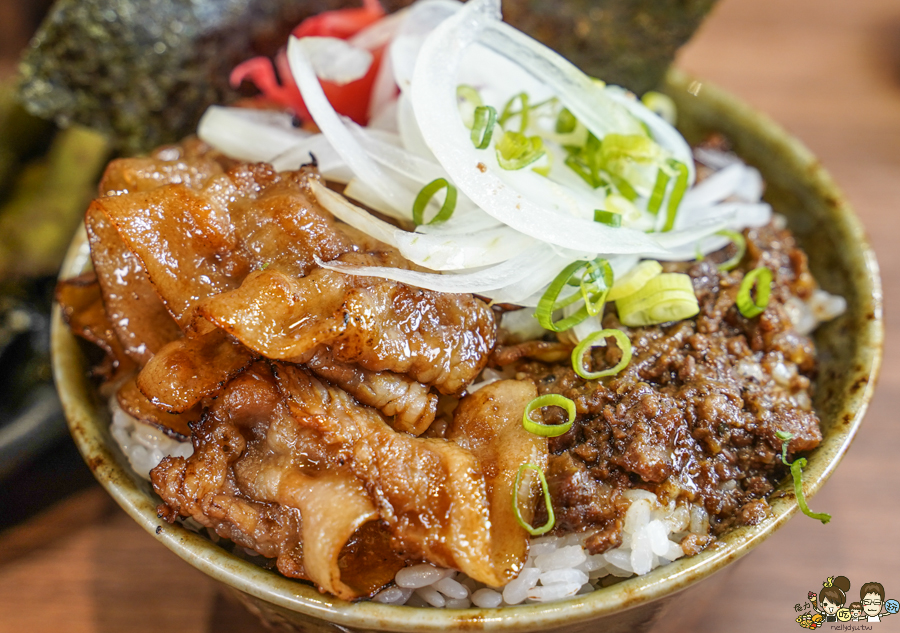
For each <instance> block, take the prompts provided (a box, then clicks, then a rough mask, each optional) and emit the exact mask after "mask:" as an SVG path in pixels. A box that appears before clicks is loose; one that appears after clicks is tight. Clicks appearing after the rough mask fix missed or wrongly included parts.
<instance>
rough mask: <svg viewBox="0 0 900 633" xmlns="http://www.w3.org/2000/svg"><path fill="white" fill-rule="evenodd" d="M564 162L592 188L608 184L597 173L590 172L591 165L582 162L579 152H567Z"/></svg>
mask: <svg viewBox="0 0 900 633" xmlns="http://www.w3.org/2000/svg"><path fill="white" fill-rule="evenodd" d="M564 162H565V164H566V166H567V167H568V168H569V169H571V170H572V171H574V172H575V173H576V174H578V175H579V176H580V177H581V179H582V180H584V181H585V182H586V183H587V184H589V185H590V186H591V187H593V188H594V189H597V188H598V187H605V186H606V185H607V184H608V183H607V182H606V181H605V180H603V179H602V178H600V176H599V175H597V174H595V173H593V172H592V170H591V167H590V166H589V165H588V164H587V163H585V162H584V159H583V158H582V156H581V154H580V153H572V154H569V155H568V156H566V160H565V161H564Z"/></svg>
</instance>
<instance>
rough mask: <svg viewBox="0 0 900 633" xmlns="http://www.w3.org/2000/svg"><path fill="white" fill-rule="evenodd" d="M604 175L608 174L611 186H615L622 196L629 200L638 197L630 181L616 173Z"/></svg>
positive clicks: (632, 200)
mask: <svg viewBox="0 0 900 633" xmlns="http://www.w3.org/2000/svg"><path fill="white" fill-rule="evenodd" d="M606 175H607V176H609V180H610V182H611V183H612V185H613V187H615V188H616V190H617V191H618V192H619V194H621V196H622V197H623V198H625V199H626V200H628V201H629V202H634V201H635V200H637V199H638V194H637V191H635V190H634V187H632V186H631V183H630V182H628V181H627V180H625V179H624V178H622V177H621V176H618V175H616V174H611V173H607V174H606Z"/></svg>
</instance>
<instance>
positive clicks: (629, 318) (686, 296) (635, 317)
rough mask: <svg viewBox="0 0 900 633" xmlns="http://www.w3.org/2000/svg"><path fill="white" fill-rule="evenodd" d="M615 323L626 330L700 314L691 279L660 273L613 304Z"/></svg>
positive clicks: (680, 275) (679, 274)
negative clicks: (626, 328) (625, 327)
mask: <svg viewBox="0 0 900 633" xmlns="http://www.w3.org/2000/svg"><path fill="white" fill-rule="evenodd" d="M616 309H617V310H618V312H619V320H620V321H621V322H622V323H624V324H625V325H627V326H629V327H640V326H644V325H655V324H657V323H667V322H669V321H680V320H682V319H688V318H690V317H692V316H695V315H696V314H697V313H698V312H700V305H699V304H698V303H697V297H696V296H695V295H694V286H693V284H692V283H691V278H690V277H689V276H688V275H685V274H684V273H661V274H659V275H657V276H656V277H653V278H652V279H651V280H650V281H648V282H647V283H646V284H644V287H643V288H641V289H640V290H638V291H637V292H635V293H633V294H630V295H628V296H625V297H622V298H620V299H619V300H618V301H616Z"/></svg>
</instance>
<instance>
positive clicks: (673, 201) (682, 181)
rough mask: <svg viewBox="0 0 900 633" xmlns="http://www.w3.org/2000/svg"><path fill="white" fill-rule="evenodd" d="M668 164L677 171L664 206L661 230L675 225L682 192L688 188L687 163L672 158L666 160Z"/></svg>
mask: <svg viewBox="0 0 900 633" xmlns="http://www.w3.org/2000/svg"><path fill="white" fill-rule="evenodd" d="M668 165H669V167H671V168H672V169H674V170H675V171H676V172H678V175H677V176H676V177H675V184H674V185H673V186H672V193H671V194H669V206H668V207H666V223H665V224H664V225H663V228H662V230H663V232H665V231H671V230H672V228H673V227H674V226H675V216H676V215H678V207H679V205H680V204H681V199H682V198H684V192H685V191H687V188H688V168H687V165H685V164H684V163H681V162H678V161H677V160H674V159H672V160H670V161H668Z"/></svg>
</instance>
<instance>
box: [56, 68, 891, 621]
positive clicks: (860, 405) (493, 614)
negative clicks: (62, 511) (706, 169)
mask: <svg viewBox="0 0 900 633" xmlns="http://www.w3.org/2000/svg"><path fill="white" fill-rule="evenodd" d="M697 85H698V82H697V81H696V80H694V79H693V78H692V77H691V76H689V75H687V74H685V73H682V72H680V71H674V70H673V71H670V73H669V76H668V77H667V90H669V91H688V90H690V91H691V94H694V95H695V96H697V97H698V98H700V99H702V100H704V101H706V102H707V103H708V104H709V105H710V106H712V107H714V108H717V109H719V110H724V111H727V112H728V115H729V116H730V117H733V118H735V119H738V120H741V121H746V122H747V123H751V124H752V125H753V127H754V129H755V131H754V135H755V136H758V137H760V140H762V141H763V142H764V143H765V144H766V145H767V146H770V147H772V148H774V149H776V150H778V151H779V152H783V153H784V154H785V155H786V156H788V157H789V158H790V159H791V160H792V162H793V163H794V164H795V165H796V166H797V168H798V170H802V172H800V173H803V174H804V175H805V177H804V182H803V184H804V186H805V187H807V188H809V189H810V190H811V191H812V192H813V193H814V195H816V196H817V197H822V198H824V199H827V200H829V201H830V204H832V206H833V213H832V215H833V219H834V220H835V221H836V222H838V223H839V227H838V231H839V232H840V233H841V234H842V235H843V236H845V237H846V238H849V239H852V240H853V244H854V247H855V249H854V253H855V260H854V262H855V267H854V268H855V269H858V271H857V272H862V271H864V272H865V275H864V277H865V281H866V283H867V287H866V288H863V292H862V293H861V296H862V297H871V302H870V304H869V305H867V306H865V308H866V310H867V311H868V314H869V315H870V317H869V318H868V320H867V322H866V324H865V325H864V326H863V328H862V329H861V330H860V331H859V334H858V336H859V339H858V341H859V343H858V349H857V352H856V356H855V360H856V361H857V364H856V366H855V367H854V368H853V371H855V372H856V374H858V380H856V381H854V382H853V383H852V385H853V388H849V389H847V395H846V402H847V406H846V407H845V408H844V411H845V415H844V420H843V422H844V423H843V425H842V428H841V430H840V432H837V433H834V434H833V435H832V436H830V437H829V438H828V439H826V440H825V441H823V443H822V445H820V446H819V447H818V448H817V449H815V451H814V452H813V454H812V455H811V457H810V461H809V465H808V467H807V469H806V470H805V471H804V488H805V490H806V495H807V498H809V497H812V496H814V495H815V493H816V492H817V491H818V490H819V489H820V488H821V487H822V485H823V484H824V483H825V482H826V481H827V480H828V478H829V477H830V476H831V474H832V473H833V472H834V469H835V468H836V467H837V465H838V463H839V462H840V460H841V458H842V456H843V455H844V453H845V452H846V450H847V448H848V447H849V445H850V443H851V442H852V440H853V437H854V436H855V434H856V431H857V429H858V428H859V425H860V423H861V421H862V418H863V416H864V414H865V411H866V408H867V406H868V403H869V401H870V400H871V397H872V394H873V392H874V388H875V382H876V379H877V376H878V372H879V369H880V366H881V359H882V346H883V339H884V331H883V322H882V293H881V281H880V277H879V272H878V264H877V261H876V259H875V255H874V253H873V251H872V249H871V247H870V246H869V244H868V241H867V239H866V236H865V232H864V230H863V228H862V225H861V224H860V222H859V220H858V218H857V217H856V216H855V214H854V213H853V211H852V210H851V208H850V206H849V205H848V204H847V202H846V201H845V199H844V197H843V195H842V194H841V192H840V191H839V190H838V188H837V187H836V185H835V184H834V182H833V180H832V179H831V177H830V175H829V174H828V173H827V172H826V171H825V169H824V168H823V167H822V166H821V165H820V164H819V162H818V160H817V159H816V158H815V156H814V155H813V154H812V153H811V152H810V151H809V150H808V149H807V148H806V147H805V146H804V145H803V144H802V143H801V142H800V141H798V140H797V139H795V138H793V137H791V136H790V135H789V134H788V133H787V132H786V131H785V130H784V129H782V128H781V127H780V126H779V125H778V124H776V123H774V122H773V121H772V120H771V119H769V118H768V117H767V116H765V115H763V114H760V113H759V112H757V111H755V110H754V109H752V108H751V107H750V106H749V105H747V104H746V103H744V102H743V101H741V100H739V99H738V98H737V97H734V96H733V95H731V94H729V93H728V92H726V91H724V90H722V89H720V88H718V87H716V86H715V85H711V84H709V83H706V82H704V83H703V84H702V90H701V91H699V93H695V92H694V91H693V90H692V87H693V86H697ZM89 261H90V257H89V248H88V245H87V238H86V235H85V232H84V229H83V227H82V229H81V230H80V231H79V232H78V233H77V234H76V236H75V238H74V239H73V242H72V244H71V246H70V248H69V251H68V253H67V255H66V258H65V261H64V263H63V266H62V269H61V273H60V278H61V279H63V278H68V277H69V276H72V275H74V274H77V273H79V272H81V271H82V270H83V269H84V267H85V266H86V265H87V264H88V262H89ZM78 345H79V344H78V342H77V341H76V339H75V337H74V335H72V334H71V332H70V331H69V329H68V327H67V326H66V325H65V323H64V322H63V319H62V317H61V311H60V307H59V305H54V308H53V323H52V332H51V348H52V352H53V372H54V378H55V381H56V385H57V388H58V390H59V395H60V400H61V402H62V405H63V409H64V411H65V414H66V418H67V421H68V424H69V429H70V432H71V434H72V437H73V439H74V441H75V443H76V445H77V447H78V450H79V451H80V452H81V454H82V456H83V457H84V459H85V462H86V463H87V464H88V466H89V467H90V468H91V470H92V471H93V473H94V475H95V477H96V478H97V479H98V481H99V482H100V483H101V485H103V487H104V488H106V490H107V491H108V493H109V494H110V495H111V496H112V497H113V498H114V499H115V500H116V502H117V503H118V504H119V505H120V506H121V507H122V509H124V510H125V512H126V513H128V514H129V515H130V516H131V517H132V518H133V519H134V520H135V521H136V522H137V523H138V524H139V525H140V526H141V527H142V528H143V529H144V530H146V531H147V532H148V533H150V534H152V535H154V536H155V537H156V538H157V539H158V540H159V541H160V542H162V544H163V545H165V546H166V547H167V548H168V549H170V550H171V551H172V552H174V553H175V554H176V555H178V556H179V557H180V558H182V559H183V560H185V561H187V562H188V563H189V564H191V565H192V566H194V567H197V568H198V569H200V570H201V571H203V572H204V573H206V574H207V575H209V576H211V577H213V578H215V579H216V580H218V581H220V582H223V583H224V584H226V585H229V586H230V587H232V588H234V589H237V590H239V591H241V592H243V593H246V594H249V595H250V596H252V597H254V598H257V599H259V600H261V601H264V602H269V603H271V604H273V605H275V606H276V607H280V608H282V609H285V610H287V611H293V612H297V613H299V614H301V617H302V616H305V617H307V618H310V617H311V618H320V619H322V620H325V621H328V622H330V623H333V624H338V625H341V626H351V627H361V628H365V629H370V630H371V629H380V630H388V631H443V630H447V629H451V628H479V629H484V630H491V631H506V630H515V631H530V630H543V629H548V628H553V627H561V626H564V625H570V624H574V623H578V622H582V621H585V620H589V619H595V618H599V617H601V616H604V615H609V614H612V613H619V612H622V611H625V610H628V609H633V608H635V607H638V606H640V605H643V604H647V603H649V602H652V601H655V600H657V599H659V598H662V597H664V596H668V595H671V594H673V593H675V592H677V591H681V590H683V589H685V588H686V587H688V586H690V585H692V584H694V583H697V582H699V581H700V580H702V579H704V578H707V577H708V576H710V575H711V574H713V573H715V572H716V571H718V570H720V569H722V568H723V567H725V566H726V565H727V564H728V563H730V562H732V561H734V560H737V559H738V558H740V557H742V556H744V555H745V554H747V553H748V552H749V551H751V550H752V549H753V548H755V547H756V546H757V545H758V544H759V543H761V542H762V541H764V540H765V539H766V538H768V537H769V536H771V535H772V534H773V533H774V532H775V531H776V530H777V529H779V528H780V527H781V526H782V525H784V523H785V522H786V521H787V520H788V519H789V518H790V517H791V516H792V515H793V514H794V513H795V512H796V511H797V503H796V500H795V498H794V495H793V493H792V492H791V491H789V490H788V487H787V486H786V484H785V482H782V484H781V486H779V488H778V492H776V493H773V494H772V495H770V496H769V503H770V506H771V516H770V517H769V518H768V519H766V520H765V521H763V522H762V523H761V524H759V525H756V526H743V527H740V528H737V529H734V530H732V531H730V532H728V533H727V534H725V535H724V536H722V537H720V538H719V539H718V540H717V542H716V543H715V544H714V546H711V547H709V548H707V549H706V550H704V551H703V552H701V553H699V554H697V555H695V556H691V557H684V558H682V559H679V560H677V561H674V562H672V563H669V564H668V565H665V566H661V567H658V568H656V569H655V570H653V571H651V572H650V573H648V574H646V575H644V576H639V577H633V578H629V579H626V580H624V581H622V582H619V583H617V584H615V585H613V586H611V587H607V588H605V589H602V590H597V591H594V592H592V593H588V594H583V595H581V596H577V597H575V598H572V599H569V600H565V601H561V602H555V603H546V604H528V605H517V606H511V607H501V608H497V609H482V608H477V607H472V608H469V609H459V610H451V609H422V608H417V607H407V606H396V605H384V604H380V603H377V602H371V601H368V602H356V603H349V602H345V601H343V600H339V599H337V598H333V597H330V596H327V595H324V594H320V593H319V592H318V591H317V590H316V589H315V588H314V587H312V586H310V585H307V584H305V583H301V582H297V581H295V580H290V579H288V578H285V577H283V576H280V575H278V574H277V573H274V572H271V571H268V570H265V569H262V568H260V567H258V566H256V565H254V564H252V563H250V562H248V561H246V560H243V559H241V558H238V557H236V556H234V555H232V554H230V553H228V552H227V551H225V550H223V549H221V548H220V547H219V546H218V545H216V544H215V543H213V542H212V541H210V540H208V539H206V538H205V537H202V536H200V535H199V534H196V533H194V532H191V531H190V530H188V529H186V528H184V527H182V526H181V525H179V524H177V523H176V524H173V525H169V524H167V523H166V522H165V521H164V520H162V519H159V518H157V516H156V503H157V500H156V499H152V498H151V497H149V496H148V495H147V494H146V493H145V492H144V491H143V490H142V489H141V487H140V486H139V485H138V483H137V481H136V476H135V475H134V474H133V473H132V472H131V470H130V468H128V467H127V462H126V461H125V460H124V456H122V455H121V453H120V452H119V451H118V448H117V447H115V448H111V445H110V444H109V432H108V429H104V428H103V425H102V424H99V420H100V419H101V418H102V419H103V420H106V419H107V418H106V416H105V415H102V414H101V417H100V418H98V411H104V410H105V405H101V404H100V402H99V400H98V397H97V395H96V394H95V393H94V391H95V390H94V389H93V387H92V386H91V385H90V382H89V380H88V378H87V376H86V372H85V367H84V357H83V354H82V353H81V351H80V348H79V346H78ZM856 374H854V375H856ZM848 413H849V415H850V418H847V415H848Z"/></svg>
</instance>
